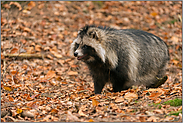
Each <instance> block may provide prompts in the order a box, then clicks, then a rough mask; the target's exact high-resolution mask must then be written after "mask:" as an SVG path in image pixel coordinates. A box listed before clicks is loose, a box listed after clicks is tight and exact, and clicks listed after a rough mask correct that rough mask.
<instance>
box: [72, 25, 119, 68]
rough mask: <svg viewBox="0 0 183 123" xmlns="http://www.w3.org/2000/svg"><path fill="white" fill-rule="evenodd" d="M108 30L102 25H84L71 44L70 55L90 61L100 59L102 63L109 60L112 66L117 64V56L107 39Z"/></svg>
mask: <svg viewBox="0 0 183 123" xmlns="http://www.w3.org/2000/svg"><path fill="white" fill-rule="evenodd" d="M107 31H108V30H107V29H106V28H103V27H96V26H85V27H84V28H82V29H80V30H79V31H78V35H77V38H76V39H75V40H74V41H73V43H72V44H71V55H74V56H75V57H77V59H78V60H83V61H84V62H90V61H94V60H96V58H97V59H100V60H101V61H102V62H103V63H105V62H106V60H108V61H109V63H110V64H111V67H112V68H115V67H116V65H117V61H118V58H117V56H116V53H115V51H114V50H113V49H112V46H107V45H106V44H107V43H108V44H111V43H109V42H108V41H107V38H106V37H107V35H106V34H107V33H106V32H107Z"/></svg>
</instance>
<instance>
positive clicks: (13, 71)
mask: <svg viewBox="0 0 183 123" xmlns="http://www.w3.org/2000/svg"><path fill="white" fill-rule="evenodd" d="M18 73H19V72H18V71H16V70H11V74H12V75H15V74H18Z"/></svg>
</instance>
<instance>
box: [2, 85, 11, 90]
mask: <svg viewBox="0 0 183 123" xmlns="http://www.w3.org/2000/svg"><path fill="white" fill-rule="evenodd" d="M3 88H4V90H6V91H12V90H13V88H12V87H11V86H4V87H3Z"/></svg>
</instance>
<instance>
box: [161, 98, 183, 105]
mask: <svg viewBox="0 0 183 123" xmlns="http://www.w3.org/2000/svg"><path fill="white" fill-rule="evenodd" d="M163 104H164V105H170V106H181V105H182V99H178V98H176V99H173V100H168V101H166V102H164V103H163Z"/></svg>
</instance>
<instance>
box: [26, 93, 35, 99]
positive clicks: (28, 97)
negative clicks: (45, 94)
mask: <svg viewBox="0 0 183 123" xmlns="http://www.w3.org/2000/svg"><path fill="white" fill-rule="evenodd" d="M26 100H27V101H32V100H34V99H33V98H32V97H30V95H29V94H28V96H27V98H26Z"/></svg>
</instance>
